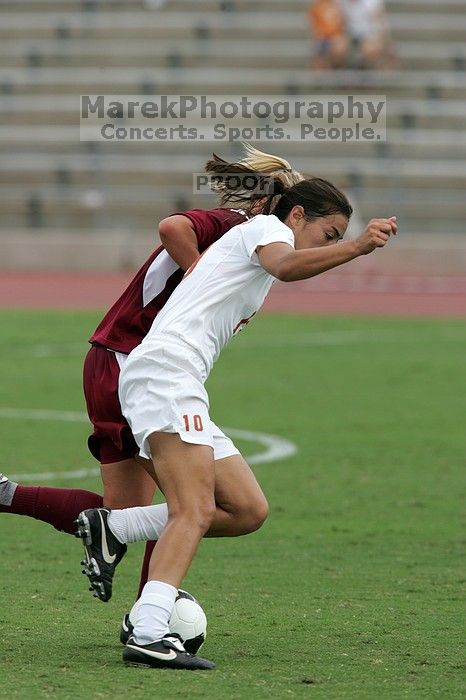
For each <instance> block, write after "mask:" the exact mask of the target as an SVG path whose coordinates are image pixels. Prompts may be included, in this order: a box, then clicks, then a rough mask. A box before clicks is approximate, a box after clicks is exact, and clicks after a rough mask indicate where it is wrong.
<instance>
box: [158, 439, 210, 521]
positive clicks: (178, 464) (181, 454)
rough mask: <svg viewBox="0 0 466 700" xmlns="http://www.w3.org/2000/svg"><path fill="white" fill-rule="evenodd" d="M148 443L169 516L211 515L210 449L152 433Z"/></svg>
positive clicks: (206, 446)
mask: <svg viewBox="0 0 466 700" xmlns="http://www.w3.org/2000/svg"><path fill="white" fill-rule="evenodd" d="M148 443H149V446H150V451H151V455H152V461H153V464H154V470H155V474H156V477H157V482H158V484H159V486H160V489H161V490H162V491H163V493H164V495H165V498H166V500H167V505H168V510H169V514H170V515H171V516H172V515H175V514H178V513H180V512H184V513H187V512H192V513H196V512H197V511H199V509H200V510H202V511H203V513H204V511H205V512H208V516H209V517H211V516H213V513H214V512H215V465H214V454H213V449H212V447H210V446H208V445H203V444H194V443H189V442H185V441H183V440H182V439H181V437H180V436H179V434H178V433H158V432H156V433H152V434H151V435H150V436H149V437H148Z"/></svg>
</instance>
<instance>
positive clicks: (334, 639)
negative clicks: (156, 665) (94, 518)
mask: <svg viewBox="0 0 466 700" xmlns="http://www.w3.org/2000/svg"><path fill="white" fill-rule="evenodd" d="M0 318H1V332H0V334H1V343H0V353H1V382H0V386H1V391H0V416H1V418H2V420H1V421H0V438H1V445H2V464H1V465H0V471H5V472H6V473H7V474H19V475H31V474H35V473H36V474H44V473H46V472H55V473H56V477H55V478H53V479H52V480H51V481H47V482H44V483H47V484H48V485H56V486H60V485H63V486H71V485H76V486H79V487H82V488H90V489H93V490H100V486H99V479H98V478H97V477H89V476H87V477H85V478H74V479H69V478H68V479H67V478H66V472H67V471H75V470H80V469H86V468H92V467H95V466H96V465H95V464H94V463H93V461H92V458H91V457H90V455H89V454H88V453H87V447H86V437H87V434H88V426H87V425H86V423H85V422H83V421H81V422H79V421H74V422H73V421H69V422H65V421H58V420H57V419H56V418H54V415H53V414H50V415H49V416H48V417H47V416H42V418H47V419H41V420H39V419H38V416H37V415H36V414H34V413H29V414H23V413H22V411H24V410H26V409H28V410H32V409H34V410H37V409H47V410H50V411H58V412H59V411H78V412H82V411H83V410H84V404H83V398H82V392H81V365H82V359H83V356H84V354H85V352H86V344H85V342H84V341H85V339H86V338H87V337H88V336H89V334H90V332H91V331H92V330H93V328H94V326H95V324H96V321H97V320H98V318H99V314H98V313H58V312H51V313H45V312H42V313H33V312H31V313H26V312H12V311H11V312H2V313H1V314H0ZM465 343H466V324H464V323H462V322H460V321H459V320H456V321H455V320H451V319H450V320H448V319H445V320H435V321H433V320H395V319H363V318H354V319H343V318H340V319H339V318H305V317H286V316H263V317H260V318H258V319H257V320H255V321H254V322H253V323H251V325H250V327H248V328H247V329H246V330H245V331H244V332H243V333H242V334H241V336H240V337H239V338H237V339H235V340H234V342H233V343H232V345H231V346H230V347H229V348H227V349H226V350H225V352H224V354H223V356H222V358H221V360H220V361H219V363H218V365H217V367H216V368H215V369H214V372H213V374H212V376H211V378H210V380H209V393H210V396H211V406H212V417H213V418H214V420H215V421H216V422H218V423H219V424H220V425H223V426H230V427H231V428H235V429H238V430H250V431H256V432H260V433H267V434H271V435H276V436H281V437H283V438H286V439H288V440H290V441H292V442H293V443H295V444H296V446H297V449H298V452H297V454H296V455H295V456H293V457H291V458H288V459H286V460H285V461H275V462H270V463H263V464H258V465H257V466H256V467H255V471H256V474H257V475H258V478H259V480H260V482H261V484H262V486H263V488H264V491H265V493H266V494H267V496H268V498H269V501H270V505H271V514H270V518H269V520H268V521H267V523H266V524H265V525H264V527H263V528H262V529H261V530H260V531H259V532H257V533H255V534H253V535H250V536H248V537H245V538H238V539H235V540H209V541H206V542H205V543H203V544H202V546H201V548H200V551H199V554H198V556H197V558H196V560H195V563H194V564H193V566H192V569H191V571H190V573H189V576H188V579H187V580H186V582H185V586H186V588H187V589H188V590H190V591H191V592H192V593H194V594H195V595H196V596H197V597H198V598H199V599H200V601H201V602H202V604H203V606H204V608H205V610H206V613H207V616H208V619H209V636H208V640H207V642H206V644H205V646H204V648H203V653H204V654H205V656H207V657H208V658H212V659H213V660H214V661H216V663H217V670H216V671H215V672H213V673H210V674H209V673H207V674H188V673H182V672H174V671H155V670H144V669H134V668H125V667H124V666H123V664H122V661H121V646H120V644H119V641H118V630H119V623H120V619H121V617H122V614H123V613H124V612H125V611H126V610H127V609H128V608H129V606H130V605H131V603H132V600H133V594H134V592H135V589H136V584H137V580H138V573H139V561H140V557H141V553H142V545H134V546H132V547H131V548H130V551H129V554H128V556H127V557H126V559H125V560H124V562H123V563H122V564H121V566H120V567H119V570H118V572H117V576H116V581H115V593H114V596H113V599H112V601H111V602H110V603H109V604H108V605H105V604H102V603H100V602H99V601H97V600H94V599H93V598H92V597H91V595H90V593H88V591H87V586H86V583H87V580H86V579H85V577H83V576H82V575H81V573H80V565H79V561H80V558H81V545H80V543H79V542H78V541H77V540H75V539H74V538H72V537H70V536H69V535H64V534H59V533H57V532H56V531H55V530H53V529H52V528H51V527H50V526H48V525H45V524H43V523H40V522H36V521H34V520H30V519H29V518H20V517H19V516H11V515H3V514H2V515H0V528H1V529H0V532H1V538H0V541H1V545H2V556H1V564H0V623H1V641H0V697H2V698H8V699H9V700H10V699H12V700H13V699H17V698H25V699H26V698H27V699H30V698H33V699H36V698H57V699H59V700H72V699H73V700H74V699H77V698H106V697H112V698H114V699H115V700H117V699H120V698H121V699H124V700H137V699H139V698H148V699H150V700H152V699H153V698H168V699H170V700H171V699H172V698H188V699H191V698H202V699H213V700H217V699H219V700H220V699H223V698H226V699H228V700H230V699H231V700H234V699H235V698H241V699H243V698H244V699H245V700H252V699H255V698H280V699H282V698H312V699H314V698H316V699H322V700H333V699H335V700H340V699H347V698H348V699H350V698H351V699H353V698H354V700H364V699H366V698H367V699H368V700H378V699H379V698H393V699H394V700H395V699H398V698H405V697H407V698H426V699H429V700H430V699H432V698H440V699H441V700H445V699H446V698H455V699H457V698H460V697H463V696H464V695H463V694H464V691H465V687H464V685H462V680H463V679H464V665H463V666H462V643H463V641H464V602H462V601H464V597H463V598H462V595H464V589H463V590H462V584H464V582H465V572H464V559H463V561H462V560H461V555H462V550H463V551H464V547H462V545H464V523H463V525H462V523H461V509H462V505H463V504H464V501H463V498H464V491H463V493H462V486H463V483H464V463H465V457H464V456H465V452H466V437H465V434H466V433H465V415H466V373H465V372H464V359H465ZM5 409H9V411H7V410H5ZM11 409H18V410H17V412H16V413H15V412H12V411H11ZM239 446H241V449H243V450H244V453H245V454H246V455H248V454H252V453H257V452H260V451H261V450H264V447H263V446H261V445H259V444H258V443H257V442H254V441H242V442H240V443H239ZM29 483H33V481H32V479H30V480H29ZM462 565H463V566H462Z"/></svg>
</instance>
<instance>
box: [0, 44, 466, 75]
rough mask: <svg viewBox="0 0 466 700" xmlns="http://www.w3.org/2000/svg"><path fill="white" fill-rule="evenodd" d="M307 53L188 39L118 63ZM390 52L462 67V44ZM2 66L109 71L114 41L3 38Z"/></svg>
mask: <svg viewBox="0 0 466 700" xmlns="http://www.w3.org/2000/svg"><path fill="white" fill-rule="evenodd" d="M311 53H312V46H311V44H310V42H309V41H307V40H300V41H289V40H285V41H278V40H277V41H275V42H274V46H273V52H270V42H269V41H264V40H257V41H254V43H251V42H248V41H238V40H236V39H225V40H222V41H220V40H212V41H209V42H207V43H204V42H199V41H196V40H190V41H186V42H183V43H180V42H178V41H175V40H171V41H170V40H163V39H162V40H159V41H156V42H154V44H153V45H152V46H151V47H150V49H148V47H147V46H145V45H144V44H141V43H140V42H139V41H135V40H132V41H122V42H120V46H119V47H118V60H119V62H120V63H122V64H124V65H125V67H140V68H143V69H144V68H148V67H171V66H175V67H176V66H178V67H181V66H189V67H198V66H209V65H211V64H212V63H214V64H215V66H216V67H217V68H219V67H225V68H229V67H230V66H231V61H232V58H231V57H232V55H234V56H235V59H234V60H235V66H238V67H240V68H269V69H283V68H288V69H296V70H299V69H300V68H303V67H305V66H306V64H307V63H308V62H309V57H310V55H311ZM395 54H396V55H397V57H398V58H399V59H400V60H401V61H402V63H403V65H404V66H405V67H408V66H409V67H410V68H423V69H427V68H433V69H440V70H441V69H456V70H464V69H465V68H466V46H465V44H464V43H463V42H442V41H440V42H425V43H421V42H415V41H411V42H408V41H406V42H401V43H400V42H399V43H398V44H397V45H395ZM0 61H1V64H2V66H3V67H8V66H10V67H15V66H16V67H44V68H46V67H63V66H65V67H69V68H76V67H89V66H98V67H111V66H113V65H115V42H114V40H113V39H112V40H108V39H107V40H102V41H99V42H95V41H91V40H85V39H82V40H77V39H70V40H69V41H66V42H63V41H60V40H58V39H36V40H33V39H29V40H16V41H13V40H4V41H2V43H1V44H0Z"/></svg>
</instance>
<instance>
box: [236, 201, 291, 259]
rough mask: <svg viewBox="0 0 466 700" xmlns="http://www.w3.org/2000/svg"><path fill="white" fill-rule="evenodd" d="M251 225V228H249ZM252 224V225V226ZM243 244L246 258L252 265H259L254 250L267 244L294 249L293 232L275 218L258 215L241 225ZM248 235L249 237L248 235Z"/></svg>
mask: <svg viewBox="0 0 466 700" xmlns="http://www.w3.org/2000/svg"><path fill="white" fill-rule="evenodd" d="M249 223H251V226H249ZM252 224H254V225H252ZM243 230H244V238H243V240H244V244H245V246H246V252H247V255H248V258H249V259H250V261H251V263H252V264H253V265H260V262H259V258H258V257H257V253H256V250H257V248H258V247H259V246H264V245H268V244H269V243H288V245H290V246H291V247H292V248H294V235H293V231H292V230H291V229H290V228H289V227H288V226H287V225H286V224H284V223H283V222H282V221H280V219H277V217H276V216H273V215H269V216H266V215H265V214H259V215H258V216H255V217H254V219H251V222H246V224H243ZM249 233H250V235H249Z"/></svg>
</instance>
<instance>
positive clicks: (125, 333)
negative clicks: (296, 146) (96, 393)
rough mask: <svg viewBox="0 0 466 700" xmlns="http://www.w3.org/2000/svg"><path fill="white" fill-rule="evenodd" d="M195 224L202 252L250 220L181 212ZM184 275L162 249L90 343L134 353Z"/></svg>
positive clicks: (223, 212)
mask: <svg viewBox="0 0 466 700" xmlns="http://www.w3.org/2000/svg"><path fill="white" fill-rule="evenodd" d="M179 213H180V214H181V215H182V216H186V217H187V218H188V219H189V220H190V221H191V222H192V224H193V226H194V231H195V234H196V238H197V243H198V247H199V252H201V253H202V252H204V250H206V249H207V248H208V247H209V246H210V245H211V244H212V243H214V241H216V240H218V239H219V238H220V237H221V236H223V234H224V233H226V232H227V231H229V229H231V228H233V226H236V225H237V224H241V223H242V222H243V221H245V220H246V219H247V218H248V217H247V215H246V214H245V212H244V211H242V210H240V209H211V210H209V211H206V210H204V209H192V210H191V211H187V212H179ZM183 275H184V271H183V270H182V269H181V268H180V267H178V265H177V264H176V262H175V261H174V260H172V258H171V257H170V256H169V255H168V253H167V251H166V250H165V248H164V247H163V246H159V247H158V248H157V249H156V250H154V251H153V253H152V254H151V255H150V256H149V257H148V258H147V260H146V262H145V263H144V265H143V266H142V267H141V268H140V269H139V270H138V272H137V273H136V275H135V276H134V277H133V279H132V280H131V282H130V283H129V285H128V287H127V288H126V289H125V291H124V292H123V294H122V295H121V296H120V298H119V299H118V301H116V302H115V304H114V305H113V306H112V308H111V309H110V311H108V312H107V314H106V315H105V316H104V318H103V319H102V321H101V322H100V323H99V325H98V326H97V328H96V330H95V332H94V334H93V336H92V337H91V338H90V340H89V342H90V343H92V344H98V345H102V346H103V347H105V348H108V349H109V350H115V351H116V352H124V353H127V354H128V353H130V352H131V350H133V349H134V348H135V347H136V346H137V345H139V344H140V342H141V341H142V339H143V338H144V337H145V336H146V335H147V333H148V331H149V328H150V327H151V325H152V322H153V320H154V318H155V317H156V316H157V314H158V312H159V311H160V309H161V308H162V307H163V306H164V304H165V303H166V301H167V300H168V299H169V297H170V295H171V294H172V292H173V290H174V289H175V287H176V286H177V285H178V284H179V283H180V282H181V280H182V279H183Z"/></svg>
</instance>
